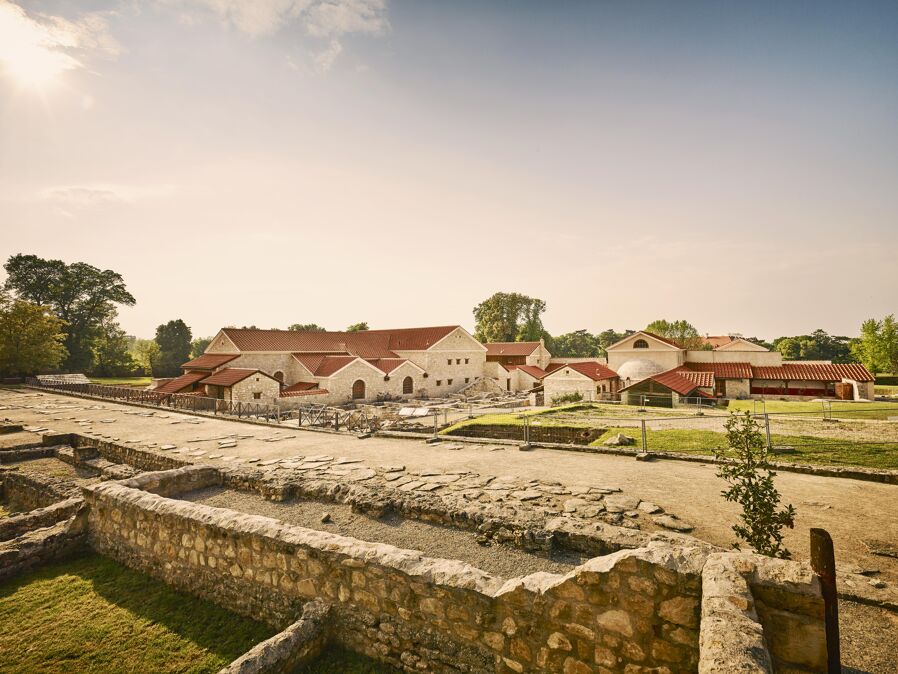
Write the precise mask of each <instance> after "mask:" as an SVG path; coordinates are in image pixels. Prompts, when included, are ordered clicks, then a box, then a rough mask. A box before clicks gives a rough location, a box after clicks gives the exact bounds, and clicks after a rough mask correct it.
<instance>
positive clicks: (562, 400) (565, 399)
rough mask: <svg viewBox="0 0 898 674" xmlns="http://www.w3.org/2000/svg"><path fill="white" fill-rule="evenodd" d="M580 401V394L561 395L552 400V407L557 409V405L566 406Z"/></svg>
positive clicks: (581, 396)
mask: <svg viewBox="0 0 898 674" xmlns="http://www.w3.org/2000/svg"><path fill="white" fill-rule="evenodd" d="M581 400H583V394H582V393H577V392H574V393H562V394H561V395H557V396H554V397H553V398H552V406H553V407H557V406H558V405H566V404H567V403H578V402H580V401H581Z"/></svg>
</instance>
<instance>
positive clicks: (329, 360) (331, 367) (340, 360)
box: [293, 353, 358, 377]
mask: <svg viewBox="0 0 898 674" xmlns="http://www.w3.org/2000/svg"><path fill="white" fill-rule="evenodd" d="M293 357H294V358H295V359H296V360H297V361H299V362H300V363H301V364H302V366H303V367H305V368H306V369H307V370H308V371H309V372H311V373H312V374H313V375H315V376H316V377H330V376H331V375H332V374H334V373H335V372H339V371H340V370H342V369H343V368H344V367H346V366H347V365H349V364H350V363H352V362H353V361H355V360H358V356H329V355H327V354H321V353H294V354H293Z"/></svg>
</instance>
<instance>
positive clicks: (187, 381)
mask: <svg viewBox="0 0 898 674" xmlns="http://www.w3.org/2000/svg"><path fill="white" fill-rule="evenodd" d="M205 376H207V375H206V373H205V372H188V373H187V374H182V375H181V376H180V377H175V378H174V379H171V380H169V381H167V382H165V383H164V384H162V385H161V386H157V387H156V388H155V389H153V390H154V391H156V392H157V393H178V392H180V391H181V390H182V389H185V388H188V387H192V386H193V385H194V384H196V383H197V382H198V381H199V380H200V379H202V378H203V377H205Z"/></svg>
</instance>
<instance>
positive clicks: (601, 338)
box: [596, 329, 636, 356]
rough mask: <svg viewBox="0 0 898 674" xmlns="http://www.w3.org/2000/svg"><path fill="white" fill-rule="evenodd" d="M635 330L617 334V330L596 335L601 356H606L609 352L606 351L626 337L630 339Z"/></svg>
mask: <svg viewBox="0 0 898 674" xmlns="http://www.w3.org/2000/svg"><path fill="white" fill-rule="evenodd" d="M634 332H636V331H635V330H630V329H627V330H624V331H623V332H617V331H615V330H611V329H609V330H603V331H602V332H600V333H599V334H597V335H596V340H597V341H598V342H599V355H600V356H606V355H608V352H607V351H606V350H605V349H607V348H608V347H609V346H611V345H612V344H616V343H617V342H619V341H621V340H622V339H623V338H624V337H629V336H630V335H632V334H633V333H634Z"/></svg>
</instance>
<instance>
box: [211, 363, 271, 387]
mask: <svg viewBox="0 0 898 674" xmlns="http://www.w3.org/2000/svg"><path fill="white" fill-rule="evenodd" d="M257 372H258V373H259V374H261V375H263V376H265V377H268V378H269V379H274V377H271V376H270V375H267V374H265V373H264V372H262V371H261V370H253V369H252V368H245V367H226V368H225V369H224V370H219V371H218V372H216V373H215V374H213V375H211V376H209V377H206V378H205V379H203V383H204V384H213V385H215V386H233V385H234V384H237V383H239V382H241V381H243V380H244V379H246V378H247V377H250V376H252V375H254V374H256V373H257ZM275 381H276V380H275Z"/></svg>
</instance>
